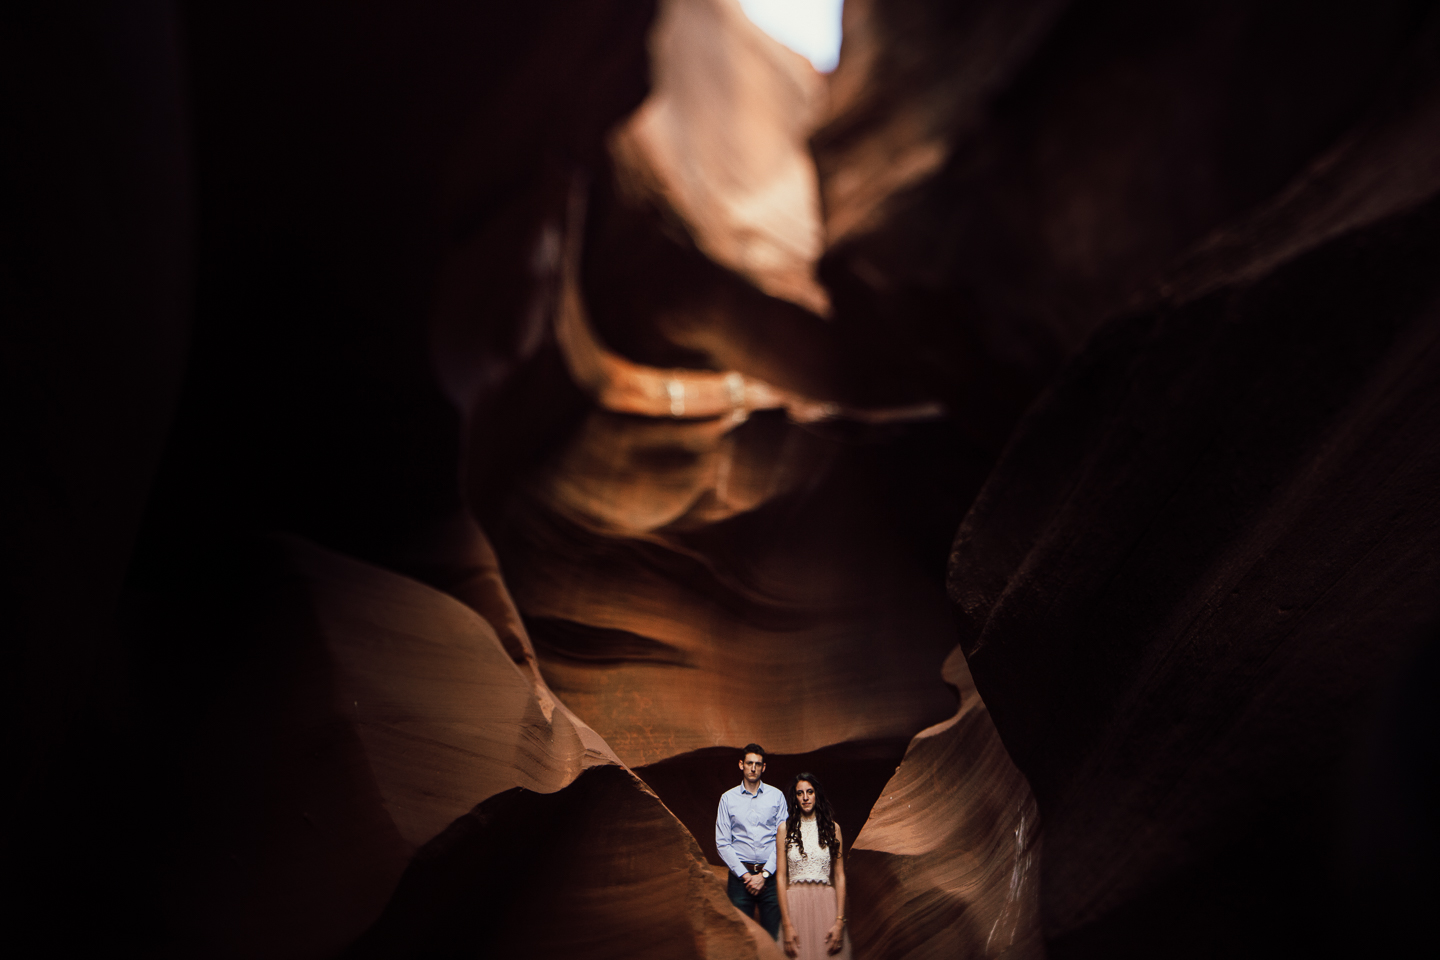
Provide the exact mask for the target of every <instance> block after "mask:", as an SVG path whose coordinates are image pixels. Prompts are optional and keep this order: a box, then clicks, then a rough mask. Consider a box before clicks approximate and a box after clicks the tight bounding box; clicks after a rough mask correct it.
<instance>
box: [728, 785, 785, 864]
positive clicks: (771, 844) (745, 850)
mask: <svg viewBox="0 0 1440 960" xmlns="http://www.w3.org/2000/svg"><path fill="white" fill-rule="evenodd" d="M788 816H790V807H789V806H788V805H787V804H786V803H785V795H784V793H782V792H781V791H780V790H777V789H776V788H775V787H767V786H765V784H764V782H763V781H762V782H761V783H760V787H759V789H758V790H756V791H755V792H754V793H750V792H749V791H748V790H746V789H745V784H743V783H742V784H740V786H738V787H735V788H734V789H732V790H726V791H725V792H724V793H722V794H721V795H720V809H719V810H717V811H716V813H715V847H716V849H718V850H719V851H720V859H721V860H723V861H725V866H727V867H729V868H730V872H731V873H733V874H735V876H737V877H742V878H743V877H744V876H745V874H747V873H749V872H750V871H749V870H746V869H745V866H744V864H747V863H763V864H765V869H766V870H769V871H770V872H771V873H774V872H775V834H776V832H777V831H778V830H779V829H780V823H781V821H783V820H784V819H785V818H786V817H788Z"/></svg>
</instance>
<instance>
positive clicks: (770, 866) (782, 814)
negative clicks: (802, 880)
mask: <svg viewBox="0 0 1440 960" xmlns="http://www.w3.org/2000/svg"><path fill="white" fill-rule="evenodd" d="M777 792H778V791H777ZM775 809H776V814H775V834H776V835H777V836H778V835H779V833H780V824H782V823H784V822H785V821H786V819H787V818H788V817H789V816H790V805H789V804H787V803H786V802H785V795H784V794H783V793H782V794H780V799H779V803H778V804H777V805H776V808H775ZM778 846H779V844H778V843H772V844H770V853H769V854H768V855H766V857H765V869H766V870H769V871H770V872H771V873H774V872H775V864H776V862H777V860H776V857H777V853H778V851H777V850H776V849H775V848H776V847H778Z"/></svg>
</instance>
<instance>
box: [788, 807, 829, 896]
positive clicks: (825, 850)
mask: <svg viewBox="0 0 1440 960" xmlns="http://www.w3.org/2000/svg"><path fill="white" fill-rule="evenodd" d="M800 839H801V840H803V841H805V856H803V857H802V856H800V851H799V850H797V849H796V848H795V847H794V846H792V845H789V844H787V845H786V847H785V872H786V875H787V878H788V879H789V881H790V882H791V883H829V882H830V848H829V847H822V846H820V826H819V824H818V823H816V821H814V820H801V821H800Z"/></svg>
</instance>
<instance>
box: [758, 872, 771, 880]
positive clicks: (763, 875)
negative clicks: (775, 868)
mask: <svg viewBox="0 0 1440 960" xmlns="http://www.w3.org/2000/svg"><path fill="white" fill-rule="evenodd" d="M760 876H762V877H764V878H765V879H766V880H769V879H770V871H769V870H761V871H760Z"/></svg>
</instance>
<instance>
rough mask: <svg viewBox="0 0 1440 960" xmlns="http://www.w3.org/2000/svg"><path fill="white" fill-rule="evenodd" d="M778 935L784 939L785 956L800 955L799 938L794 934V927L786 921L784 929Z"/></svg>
mask: <svg viewBox="0 0 1440 960" xmlns="http://www.w3.org/2000/svg"><path fill="white" fill-rule="evenodd" d="M780 936H781V938H782V939H783V940H784V945H785V955H786V956H787V957H798V956H800V938H799V937H797V936H795V928H794V927H792V926H791V925H790V924H788V923H787V924H785V929H784V930H783V931H782V932H781V934H780Z"/></svg>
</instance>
